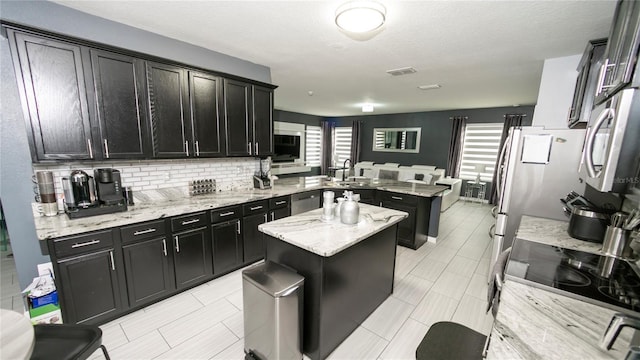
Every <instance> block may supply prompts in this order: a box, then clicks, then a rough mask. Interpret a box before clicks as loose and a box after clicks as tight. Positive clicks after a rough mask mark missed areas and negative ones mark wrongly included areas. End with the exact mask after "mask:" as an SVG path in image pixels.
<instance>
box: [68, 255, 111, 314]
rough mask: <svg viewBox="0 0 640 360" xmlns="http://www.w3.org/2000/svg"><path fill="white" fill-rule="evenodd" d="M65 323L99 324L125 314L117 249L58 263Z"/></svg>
mask: <svg viewBox="0 0 640 360" xmlns="http://www.w3.org/2000/svg"><path fill="white" fill-rule="evenodd" d="M58 269H59V271H60V280H59V281H58V282H57V284H58V285H59V286H61V287H62V296H63V306H62V312H63V313H62V317H63V319H64V322H65V323H70V324H73V323H98V322H100V321H101V320H103V319H105V318H108V317H112V316H115V314H117V313H119V312H120V311H122V310H123V304H122V301H121V298H120V296H121V292H120V284H119V281H118V274H117V270H116V266H115V262H114V255H113V249H109V250H104V251H100V252H95V253H89V254H87V255H82V256H78V257H76V258H71V259H68V260H63V261H59V262H58Z"/></svg>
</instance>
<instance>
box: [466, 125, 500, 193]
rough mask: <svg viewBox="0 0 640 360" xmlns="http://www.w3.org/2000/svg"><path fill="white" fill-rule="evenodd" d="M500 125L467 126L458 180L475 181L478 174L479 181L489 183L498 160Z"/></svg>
mask: <svg viewBox="0 0 640 360" xmlns="http://www.w3.org/2000/svg"><path fill="white" fill-rule="evenodd" d="M503 127H504V124H502V123H490V124H467V126H466V127H465V130H464V141H463V147H462V159H461V160H460V175H459V176H460V178H461V179H464V180H475V179H476V176H478V174H480V180H481V181H491V180H492V179H493V171H494V169H495V167H496V161H497V160H498V151H499V150H500V149H499V147H500V138H501V137H502V129H503Z"/></svg>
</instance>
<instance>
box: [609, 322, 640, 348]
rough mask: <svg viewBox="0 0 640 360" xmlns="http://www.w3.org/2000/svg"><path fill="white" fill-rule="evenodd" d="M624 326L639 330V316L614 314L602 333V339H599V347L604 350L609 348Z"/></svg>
mask: <svg viewBox="0 0 640 360" xmlns="http://www.w3.org/2000/svg"><path fill="white" fill-rule="evenodd" d="M626 326H629V327H632V328H634V329H637V330H640V318H637V317H633V316H631V315H626V314H621V313H617V314H614V315H613V317H612V318H611V321H610V322H609V326H607V330H605V332H604V334H603V335H602V339H600V347H601V348H602V349H604V350H609V349H611V347H612V346H613V343H614V342H615V341H616V338H617V337H618V335H620V331H622V328H623V327H626Z"/></svg>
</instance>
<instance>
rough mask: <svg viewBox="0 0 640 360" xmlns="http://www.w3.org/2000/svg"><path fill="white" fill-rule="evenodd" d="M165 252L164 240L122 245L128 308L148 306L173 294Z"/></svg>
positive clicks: (167, 257)
mask: <svg viewBox="0 0 640 360" xmlns="http://www.w3.org/2000/svg"><path fill="white" fill-rule="evenodd" d="M167 250H168V249H167V240H166V239H165V238H164V237H162V238H156V239H150V240H146V241H141V242H138V243H135V244H131V245H125V246H123V248H122V252H123V256H124V268H125V274H126V279H127V293H128V297H129V306H131V307H134V306H139V305H144V304H147V303H150V302H152V301H154V300H157V299H159V298H162V297H164V296H167V295H169V294H170V293H171V292H172V291H173V289H174V285H173V279H172V277H171V273H170V271H169V270H170V259H169V254H168V251H167Z"/></svg>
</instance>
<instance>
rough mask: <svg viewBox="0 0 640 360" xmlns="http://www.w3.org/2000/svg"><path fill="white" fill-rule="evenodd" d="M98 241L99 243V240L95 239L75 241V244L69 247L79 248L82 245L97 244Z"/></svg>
mask: <svg viewBox="0 0 640 360" xmlns="http://www.w3.org/2000/svg"><path fill="white" fill-rule="evenodd" d="M98 243H100V240H97V239H96V240H91V241H86V242H83V243H75V244H73V245H71V248H72V249H76V248H80V247H83V246H89V245H95V244H98Z"/></svg>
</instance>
